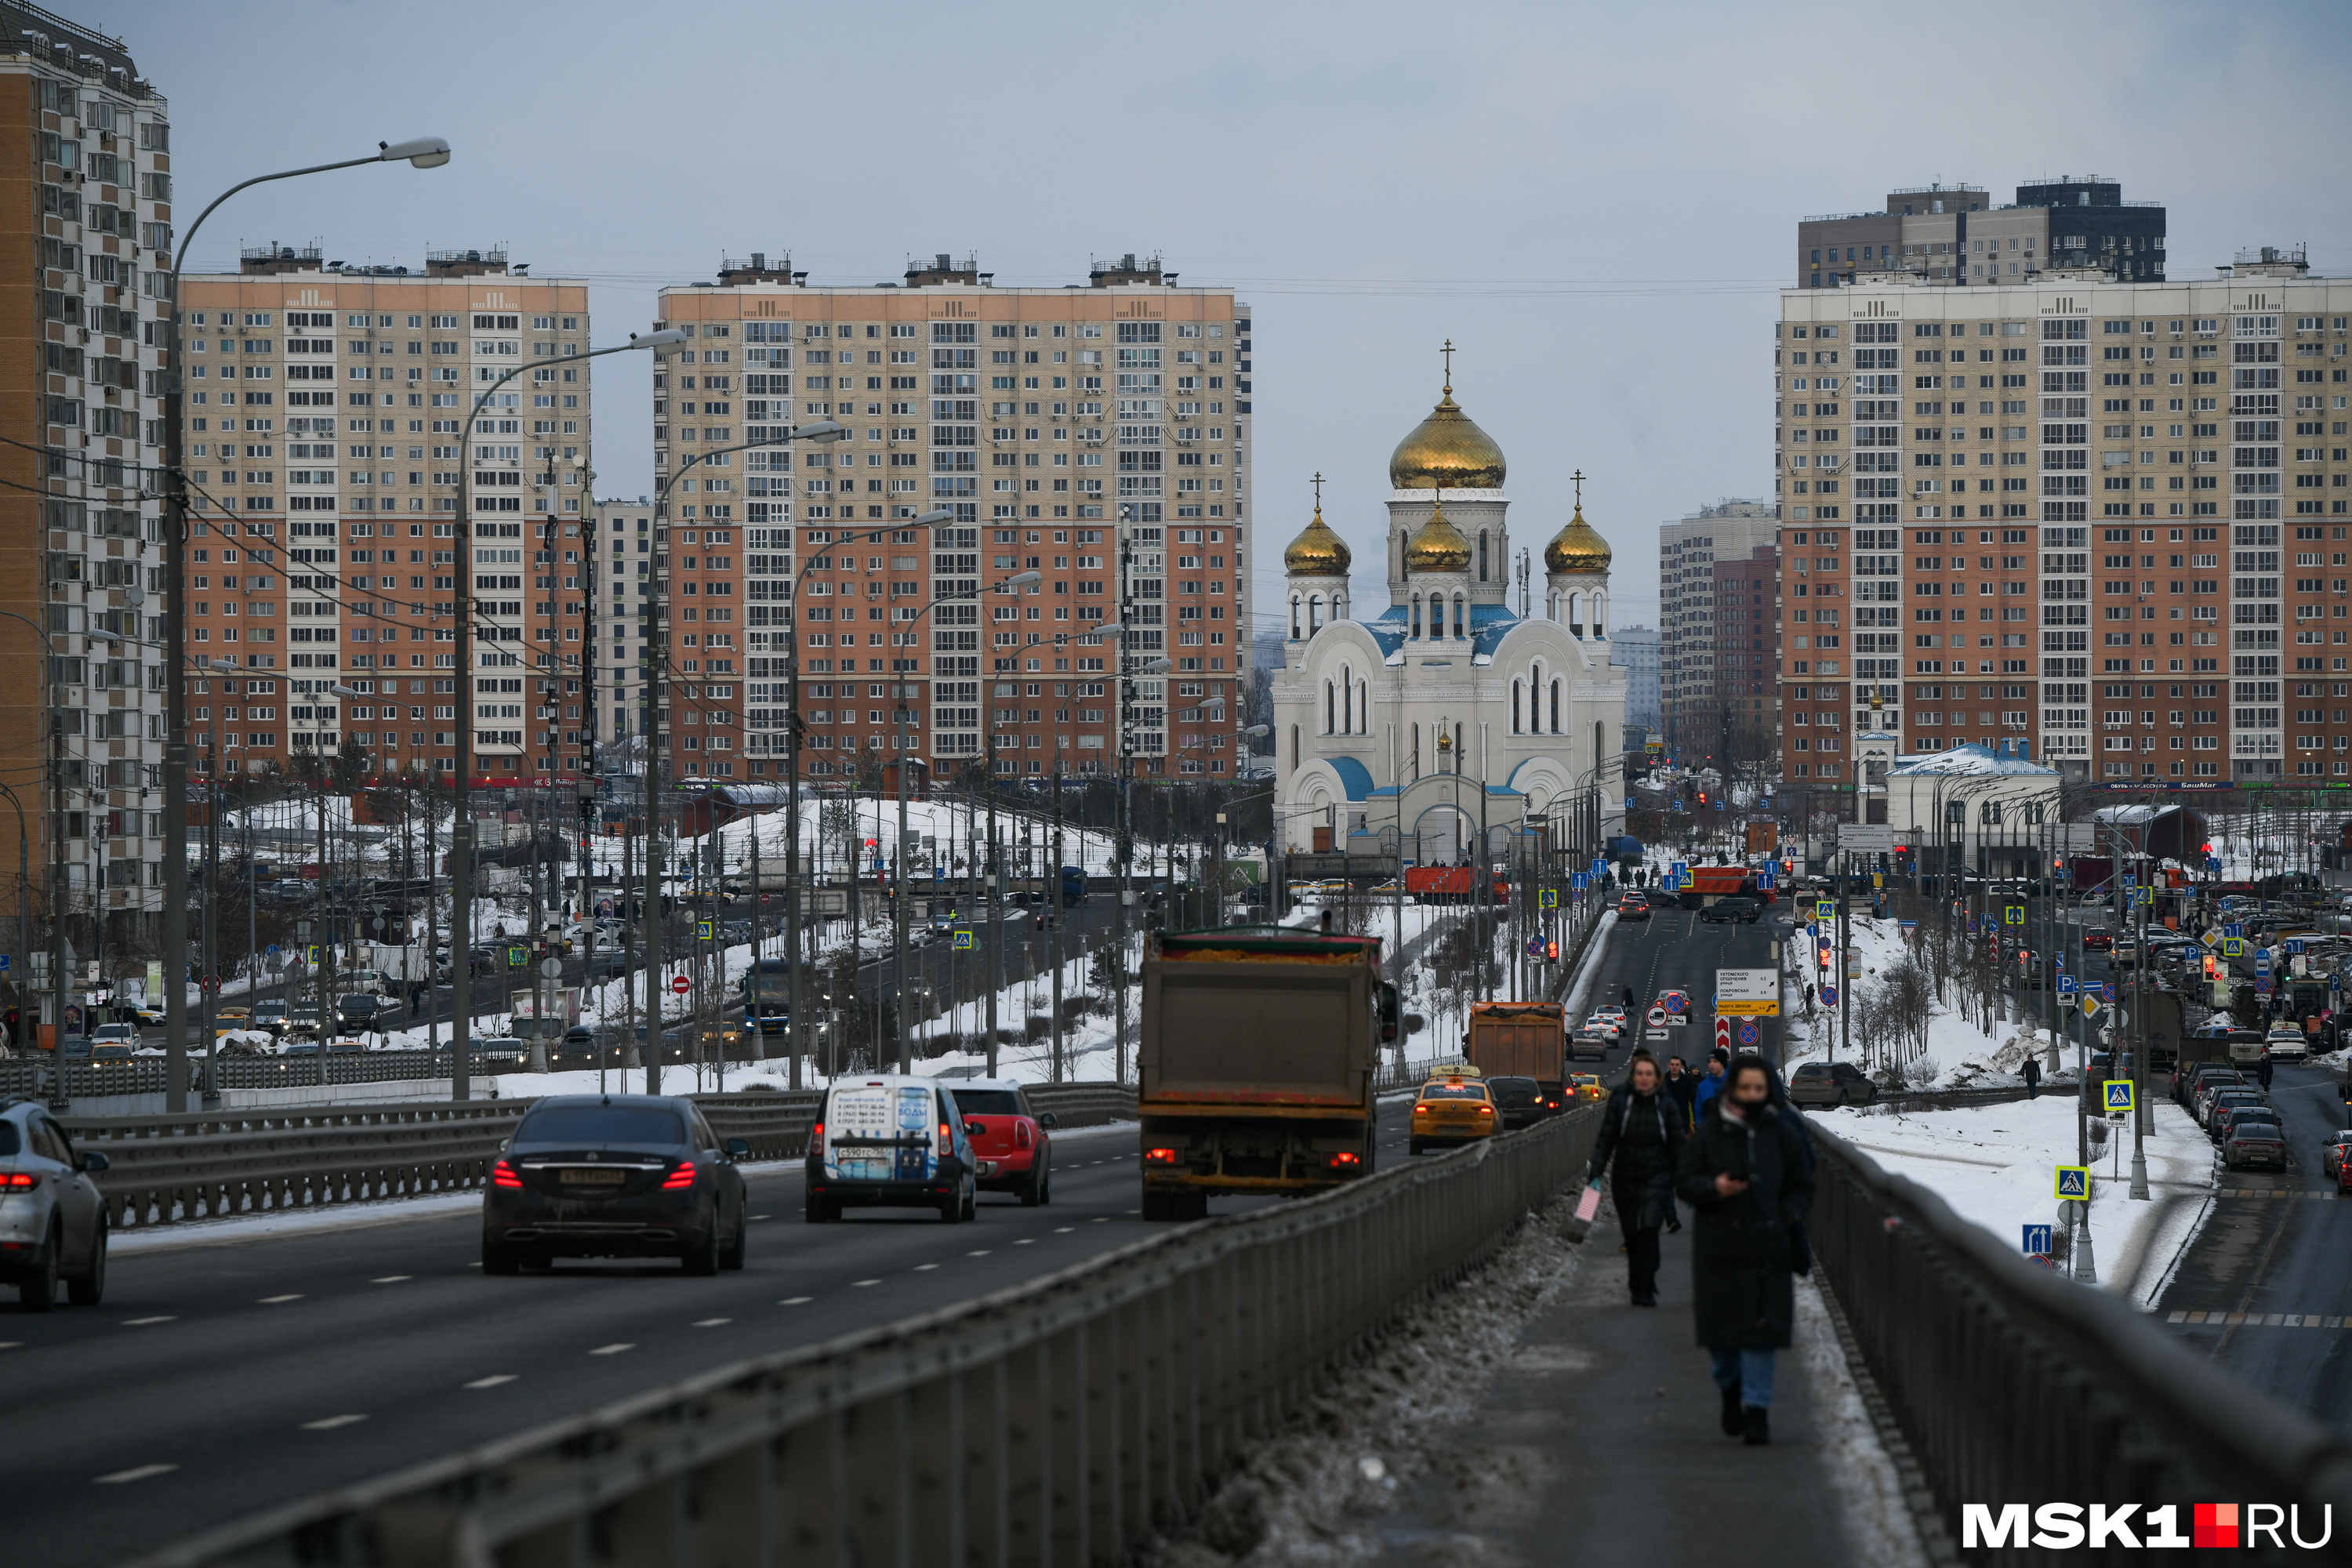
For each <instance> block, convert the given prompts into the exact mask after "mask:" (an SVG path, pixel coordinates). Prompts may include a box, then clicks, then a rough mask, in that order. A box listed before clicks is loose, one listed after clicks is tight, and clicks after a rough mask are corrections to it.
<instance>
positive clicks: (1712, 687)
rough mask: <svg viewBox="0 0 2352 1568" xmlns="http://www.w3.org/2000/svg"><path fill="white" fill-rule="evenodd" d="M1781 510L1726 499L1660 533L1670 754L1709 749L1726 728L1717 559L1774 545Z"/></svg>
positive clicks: (1661, 641) (1662, 696)
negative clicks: (1720, 702) (1719, 706)
mask: <svg viewBox="0 0 2352 1568" xmlns="http://www.w3.org/2000/svg"><path fill="white" fill-rule="evenodd" d="M1779 526H1780V513H1779V510H1778V509H1777V508H1776V507H1774V505H1773V504H1772V503H1771V502H1769V501H1761V500H1727V501H1719V502H1717V504H1716V505H1714V506H1709V507H1701V508H1700V509H1699V510H1696V511H1695V512H1693V513H1691V514H1690V515H1689V516H1688V517H1685V518H1684V519H1682V520H1681V521H1679V522H1669V523H1662V524H1660V525H1659V528H1658V683H1659V707H1660V709H1661V710H1662V712H1663V714H1664V731H1665V737H1666V750H1667V754H1668V755H1670V756H1675V757H1680V756H1681V754H1682V752H1684V750H1685V742H1688V743H1689V744H1690V745H1692V746H1696V750H1697V751H1698V752H1706V751H1709V750H1711V745H1710V742H1709V737H1712V736H1714V735H1715V734H1716V733H1717V732H1718V731H1719V730H1720V728H1721V721H1720V716H1719V715H1718V714H1717V711H1716V702H1717V698H1718V696H1727V695H1728V693H1727V692H1722V693H1719V692H1718V691H1717V681H1716V664H1715V660H1716V651H1717V649H1716V604H1715V598H1716V584H1715V566H1716V563H1717V561H1743V562H1744V561H1747V560H1748V559H1749V558H1750V557H1752V556H1753V555H1754V554H1755V553H1756V552H1757V551H1758V550H1759V549H1766V548H1769V547H1770V545H1771V543H1772V536H1773V531H1774V530H1775V529H1777V528H1778V527H1779Z"/></svg>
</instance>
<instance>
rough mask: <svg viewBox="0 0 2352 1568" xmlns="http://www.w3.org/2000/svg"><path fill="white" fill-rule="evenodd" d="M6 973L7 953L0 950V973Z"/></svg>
mask: <svg viewBox="0 0 2352 1568" xmlns="http://www.w3.org/2000/svg"><path fill="white" fill-rule="evenodd" d="M5 973H8V955H7V954H6V953H5V952H0V974H5Z"/></svg>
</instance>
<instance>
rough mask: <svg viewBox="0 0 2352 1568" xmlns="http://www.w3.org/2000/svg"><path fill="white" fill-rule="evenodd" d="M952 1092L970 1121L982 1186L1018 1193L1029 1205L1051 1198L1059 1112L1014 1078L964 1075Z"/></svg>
mask: <svg viewBox="0 0 2352 1568" xmlns="http://www.w3.org/2000/svg"><path fill="white" fill-rule="evenodd" d="M950 1070H952V1069H950ZM953 1092H954V1094H955V1102H956V1109H957V1110H961V1111H962V1112H963V1116H964V1121H966V1122H967V1123H969V1126H970V1131H971V1154H972V1160H973V1162H974V1167H975V1168H974V1170H973V1173H972V1181H973V1184H974V1185H975V1187H976V1188H977V1190H979V1191H981V1192H986V1193H1013V1194H1017V1195H1018V1196H1019V1197H1020V1199H1021V1203H1022V1205H1023V1206H1024V1207H1025V1208H1035V1207H1036V1206H1037V1205H1040V1204H1049V1203H1052V1202H1053V1201H1054V1187H1053V1184H1054V1149H1053V1142H1054V1140H1053V1129H1054V1113H1053V1112H1052V1111H1050V1110H1044V1111H1041V1110H1038V1109H1037V1108H1036V1107H1035V1106H1034V1105H1032V1104H1031V1103H1030V1101H1029V1091H1028V1090H1027V1089H1024V1088H1023V1087H1022V1086H1021V1085H1020V1084H1019V1083H1017V1082H1015V1081H1014V1080H1013V1079H1009V1078H967V1079H959V1080H957V1081H956V1082H955V1084H954V1086H953Z"/></svg>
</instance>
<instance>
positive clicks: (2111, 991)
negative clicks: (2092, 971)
mask: <svg viewBox="0 0 2352 1568" xmlns="http://www.w3.org/2000/svg"><path fill="white" fill-rule="evenodd" d="M2099 1003H2100V1005H2102V1006H2105V1007H2112V1006H2114V1005H2116V988H2115V987H2114V986H2112V985H2102V986H2100V987H2099Z"/></svg>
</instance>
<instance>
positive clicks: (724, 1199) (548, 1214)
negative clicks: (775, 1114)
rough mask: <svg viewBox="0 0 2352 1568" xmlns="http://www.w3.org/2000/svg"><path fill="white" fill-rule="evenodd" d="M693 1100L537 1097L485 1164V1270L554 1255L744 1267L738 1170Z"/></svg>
mask: <svg viewBox="0 0 2352 1568" xmlns="http://www.w3.org/2000/svg"><path fill="white" fill-rule="evenodd" d="M750 1152H751V1148H750V1145H748V1144H746V1143H745V1142H743V1141H742V1140H741V1139H740V1138H730V1139H729V1140H728V1141H727V1142H725V1143H724V1144H723V1145H722V1144H721V1143H720V1142H719V1138H718V1136H717V1135H716V1134H715V1133H713V1132H712V1131H710V1124H709V1122H707V1121H704V1120H703V1118H702V1113H701V1111H700V1110H697V1109H696V1108H695V1105H694V1103H693V1102H692V1101H691V1100H677V1099H670V1098H667V1097H656V1096H652V1095H635V1094H631V1095H621V1094H615V1095H605V1096H602V1097H598V1096H594V1095H559V1096H554V1097H551V1098H549V1099H546V1100H541V1101H539V1102H538V1103H537V1104H536V1105H534V1106H532V1107H531V1108H530V1110H529V1111H528V1112H526V1113H525V1114H524V1116H523V1119H522V1124H521V1125H520V1127H517V1128H516V1129H515V1133H514V1136H513V1137H512V1138H511V1139H509V1140H508V1142H507V1147H506V1151H505V1152H504V1153H503V1154H502V1155H501V1156H500V1157H499V1161H498V1163H496V1164H494V1165H492V1166H491V1167H490V1183H489V1186H488V1188H487V1189H486V1190H485V1192H484V1194H483V1198H482V1272H483V1273H485V1274H512V1273H514V1272H515V1270H516V1269H518V1268H547V1267H549V1266H550V1265H551V1263H553V1261H554V1260H555V1259H556V1258H677V1259H678V1261H679V1262H681V1263H682V1264H684V1265H685V1266H686V1272H688V1274H716V1273H718V1272H719V1270H720V1269H721V1268H742V1267H743V1251H744V1240H745V1237H744V1232H745V1230H746V1229H747V1226H746V1225H745V1223H744V1221H745V1214H744V1209H745V1203H744V1185H743V1173H742V1172H741V1171H740V1170H738V1169H737V1168H736V1165H735V1162H736V1161H737V1160H739V1159H741V1158H743V1157H744V1156H745V1155H747V1154H749V1153H750Z"/></svg>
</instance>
